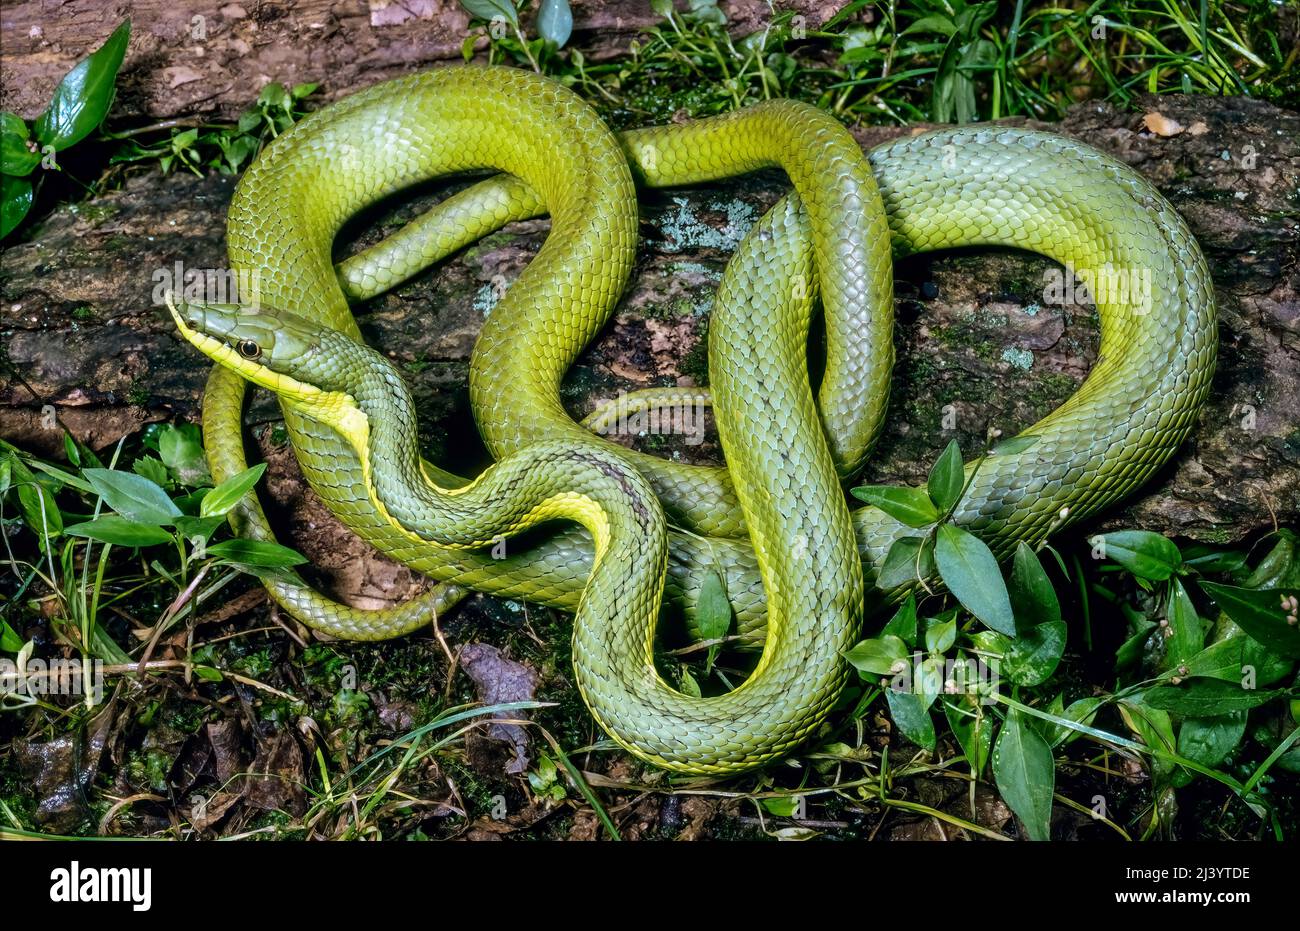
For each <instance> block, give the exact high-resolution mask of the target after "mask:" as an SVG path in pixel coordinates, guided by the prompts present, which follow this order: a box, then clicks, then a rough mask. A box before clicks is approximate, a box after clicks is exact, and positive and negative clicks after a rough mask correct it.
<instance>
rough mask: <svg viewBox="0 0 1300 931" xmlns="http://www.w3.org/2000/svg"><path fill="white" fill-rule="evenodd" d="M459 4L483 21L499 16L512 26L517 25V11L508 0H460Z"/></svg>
mask: <svg viewBox="0 0 1300 931" xmlns="http://www.w3.org/2000/svg"><path fill="white" fill-rule="evenodd" d="M460 5H461V6H463V7H464V8H465V9H466V10H468V11H469V14H470V15H471V16H474V17H476V18H478V19H481V20H483V21H485V22H491V21H492V18H493V17H494V16H500V17H502V18H503V19H504V20H505V21H506V22H507V23H509V24H510V25H512V26H518V25H519V13H518V12H517V11H516V10H515V5H514V4H513V3H511V2H510V0H460Z"/></svg>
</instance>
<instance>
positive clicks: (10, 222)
mask: <svg viewBox="0 0 1300 931" xmlns="http://www.w3.org/2000/svg"><path fill="white" fill-rule="evenodd" d="M31 209H32V182H31V181H29V180H28V179H26V178H15V177H14V176H13V175H0V239H4V238H5V237H6V236H8V235H9V234H10V233H12V232H13V231H14V230H16V229H17V228H18V224H19V223H21V222H23V217H25V216H27V211H29V210H31Z"/></svg>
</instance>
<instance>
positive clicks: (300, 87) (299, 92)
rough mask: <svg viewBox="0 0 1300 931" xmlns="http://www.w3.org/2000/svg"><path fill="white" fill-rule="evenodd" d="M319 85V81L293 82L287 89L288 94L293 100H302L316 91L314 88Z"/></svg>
mask: <svg viewBox="0 0 1300 931" xmlns="http://www.w3.org/2000/svg"><path fill="white" fill-rule="evenodd" d="M318 87H320V84H319V83H310V84H295V85H294V86H293V87H292V88H290V90H289V96H290V97H292V98H293V99H294V100H302V99H303V98H304V97H310V96H311V95H312V94H314V93H316V88H318Z"/></svg>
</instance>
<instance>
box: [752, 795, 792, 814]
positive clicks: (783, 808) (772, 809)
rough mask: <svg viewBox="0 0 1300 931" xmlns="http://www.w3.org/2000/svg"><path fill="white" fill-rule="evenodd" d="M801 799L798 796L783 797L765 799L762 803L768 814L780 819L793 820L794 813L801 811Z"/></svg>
mask: <svg viewBox="0 0 1300 931" xmlns="http://www.w3.org/2000/svg"><path fill="white" fill-rule="evenodd" d="M801 798H802V797H801V796H798V795H783V796H781V797H779V798H765V799H761V800H760V801H761V803H762V805H763V808H764V809H765V810H766V811H767V812H768V814H772V815H776V816H777V817H778V818H792V817H794V813H795V812H796V811H798V810H799V802H800V801H801Z"/></svg>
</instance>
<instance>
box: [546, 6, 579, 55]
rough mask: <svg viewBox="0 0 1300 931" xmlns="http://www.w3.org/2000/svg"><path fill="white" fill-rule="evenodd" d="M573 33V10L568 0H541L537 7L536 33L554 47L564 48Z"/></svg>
mask: <svg viewBox="0 0 1300 931" xmlns="http://www.w3.org/2000/svg"><path fill="white" fill-rule="evenodd" d="M572 33H573V11H572V10H570V9H569V0H542V5H541V6H540V7H538V8H537V34H538V35H540V36H541V37H542V38H543V39H545V40H546V41H547V42H553V43H554V44H555V47H556V48H564V43H566V42H568V41H569V36H570V35H571V34H572Z"/></svg>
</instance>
